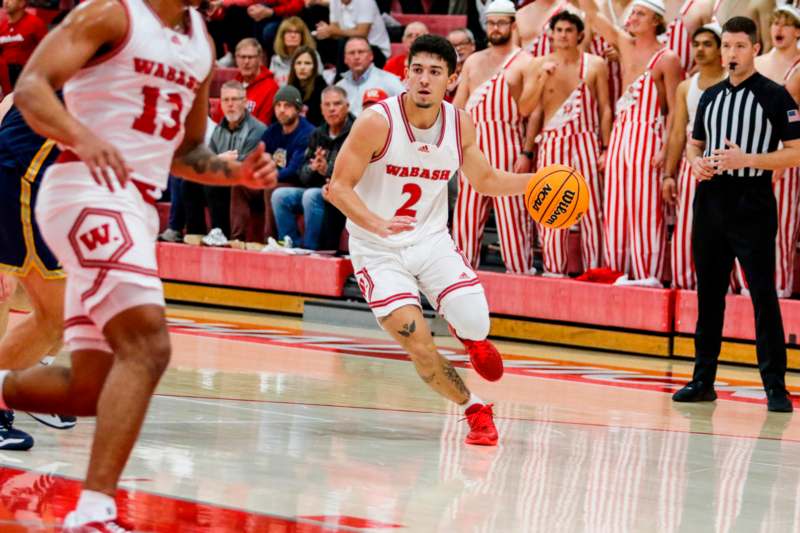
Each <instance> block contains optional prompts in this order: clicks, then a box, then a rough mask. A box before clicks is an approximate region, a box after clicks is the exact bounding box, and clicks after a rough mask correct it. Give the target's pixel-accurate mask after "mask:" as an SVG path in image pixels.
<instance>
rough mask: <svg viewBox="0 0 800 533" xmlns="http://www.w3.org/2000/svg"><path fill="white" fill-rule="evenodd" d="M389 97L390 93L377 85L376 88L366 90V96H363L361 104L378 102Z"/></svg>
mask: <svg viewBox="0 0 800 533" xmlns="http://www.w3.org/2000/svg"><path fill="white" fill-rule="evenodd" d="M387 98H389V95H388V94H386V91H384V90H383V89H378V88H377V87H376V88H374V89H367V90H366V91H364V97H363V98H361V105H362V106H366V105H367V104H377V103H378V102H380V101H381V100H386V99H387Z"/></svg>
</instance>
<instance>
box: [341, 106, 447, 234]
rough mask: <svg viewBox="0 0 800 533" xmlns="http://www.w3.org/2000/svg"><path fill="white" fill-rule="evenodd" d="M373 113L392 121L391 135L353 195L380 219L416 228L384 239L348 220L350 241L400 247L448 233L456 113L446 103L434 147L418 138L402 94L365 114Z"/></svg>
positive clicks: (373, 107)
mask: <svg viewBox="0 0 800 533" xmlns="http://www.w3.org/2000/svg"><path fill="white" fill-rule="evenodd" d="M370 112H375V113H378V114H380V115H381V116H382V117H384V118H385V119H386V120H387V121H388V122H389V135H388V138H387V141H386V145H385V146H384V148H383V150H382V151H381V153H380V154H378V155H377V156H376V157H374V158H373V159H372V161H370V163H369V165H367V169H366V170H365V171H364V175H363V177H362V178H361V181H360V182H359V183H358V185H356V187H355V191H356V193H357V194H358V196H359V197H361V199H362V200H363V201H364V203H365V204H367V206H368V207H369V208H370V209H371V210H372V211H373V212H374V213H376V214H377V215H378V216H379V217H381V218H384V219H386V220H389V219H391V218H392V217H394V216H411V217H414V218H416V220H417V224H416V227H415V228H414V229H413V230H412V231H407V232H403V233H399V234H396V235H390V236H389V237H387V238H381V237H379V236H378V235H376V234H374V233H371V232H369V231H367V230H365V229H363V228H361V227H359V226H357V225H356V224H354V223H353V222H351V221H349V220H348V221H347V230H348V231H349V233H350V236H351V237H352V238H355V239H358V240H361V241H370V242H374V243H377V244H380V245H382V246H388V247H390V248H401V247H406V246H411V245H413V244H416V243H418V242H421V241H423V240H424V239H425V238H427V237H430V236H431V235H433V234H435V233H439V232H442V231H447V182H448V180H449V179H450V178H452V177H453V176H455V175H456V172H458V170H459V169H460V168H461V163H462V154H461V125H460V123H459V121H458V111H457V110H456V108H455V107H453V106H452V105H450V104H449V103H447V102H442V107H441V111H440V115H439V117H440V118H439V119H438V120H437V122H438V124H439V130H440V131H439V133H438V135H435V136H433V139H434V140H435V143H434V144H428V143H425V142H421V141H420V140H417V139H415V137H414V132H413V130H412V128H411V125H410V124H409V122H408V118H407V116H406V113H405V109H404V107H403V95H402V94H401V95H399V96H395V97H392V98H388V99H386V100H383V101H382V102H379V103H378V104H375V105H373V106H372V107H370V108H369V109H368V110H367V111H365V113H370ZM433 127H434V128H435V127H436V125H434V126H433Z"/></svg>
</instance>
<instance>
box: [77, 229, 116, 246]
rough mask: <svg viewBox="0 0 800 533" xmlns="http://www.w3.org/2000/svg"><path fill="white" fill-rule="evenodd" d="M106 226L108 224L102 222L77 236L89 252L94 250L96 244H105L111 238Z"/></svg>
mask: <svg viewBox="0 0 800 533" xmlns="http://www.w3.org/2000/svg"><path fill="white" fill-rule="evenodd" d="M108 228H109V225H108V224H103V225H102V226H98V227H96V228H92V229H90V230H89V231H87V232H86V233H82V234H81V235H79V236H78V238H79V239H80V240H81V242H82V243H83V245H84V246H86V248H87V249H88V250H89V251H90V252H94V250H95V248H97V247H98V246H105V245H106V244H108V243H109V241H110V240H111V233H110V232H109V230H108Z"/></svg>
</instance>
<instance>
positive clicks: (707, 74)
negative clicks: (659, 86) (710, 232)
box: [661, 23, 726, 290]
mask: <svg viewBox="0 0 800 533" xmlns="http://www.w3.org/2000/svg"><path fill="white" fill-rule="evenodd" d="M721 38H722V28H721V27H720V26H719V24H717V23H710V24H707V25H705V26H703V27H700V28H698V29H696V30H695V32H694V35H693V36H692V50H693V58H692V60H693V62H694V63H695V64H696V65H697V69H698V71H697V73H695V74H693V75H692V77H691V78H689V79H687V80H684V81H682V82H681V83H680V84H679V85H678V90H677V92H676V94H675V113H674V114H673V115H672V128H671V129H670V135H669V143H668V146H667V160H666V163H665V170H664V178H663V180H662V185H661V192H662V196H663V198H664V202H665V203H666V204H667V205H672V206H675V210H676V217H675V232H674V233H673V235H672V248H671V254H670V259H671V262H672V265H671V266H672V286H673V287H675V288H677V289H687V290H695V289H696V288H697V276H696V274H695V271H694V261H693V260H692V201H693V200H694V190H695V186H696V185H697V180H696V179H695V177H694V174H693V172H692V165H690V164H689V162H688V161H687V160H686V158H685V148H686V142H687V140H688V139H689V138H690V137H691V133H692V128H693V127H694V117H695V112H696V111H697V104H699V103H700V96H701V95H702V94H703V91H705V90H706V89H707V88H709V87H711V86H712V85H716V84H717V83H719V82H720V81H722V80H723V79H724V78H725V76H726V71H725V69H724V68H723V67H722V59H721V54H720V45H721V43H722V42H721ZM679 165H680V167H679ZM676 176H677V180H676Z"/></svg>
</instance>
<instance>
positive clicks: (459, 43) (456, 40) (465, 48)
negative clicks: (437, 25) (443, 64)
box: [445, 28, 475, 102]
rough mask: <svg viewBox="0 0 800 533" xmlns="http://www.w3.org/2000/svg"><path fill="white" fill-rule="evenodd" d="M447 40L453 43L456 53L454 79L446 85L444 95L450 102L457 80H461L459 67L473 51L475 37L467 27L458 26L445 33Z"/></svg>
mask: <svg viewBox="0 0 800 533" xmlns="http://www.w3.org/2000/svg"><path fill="white" fill-rule="evenodd" d="M447 40H448V41H450V44H452V45H453V48H455V49H456V53H457V54H458V63H456V72H455V74H456V81H455V82H453V83H452V84H450V85H448V87H447V96H446V97H445V99H446V100H447V101H448V102H452V101H453V97H454V96H455V95H456V90H457V89H458V82H460V81H461V68H462V67H463V66H464V61H466V60H467V58H468V57H469V56H471V55H472V54H473V53H475V37H474V36H473V35H472V32H471V31H470V30H469V29H468V28H458V29H456V30H452V31H451V32H450V33H448V34H447Z"/></svg>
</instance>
